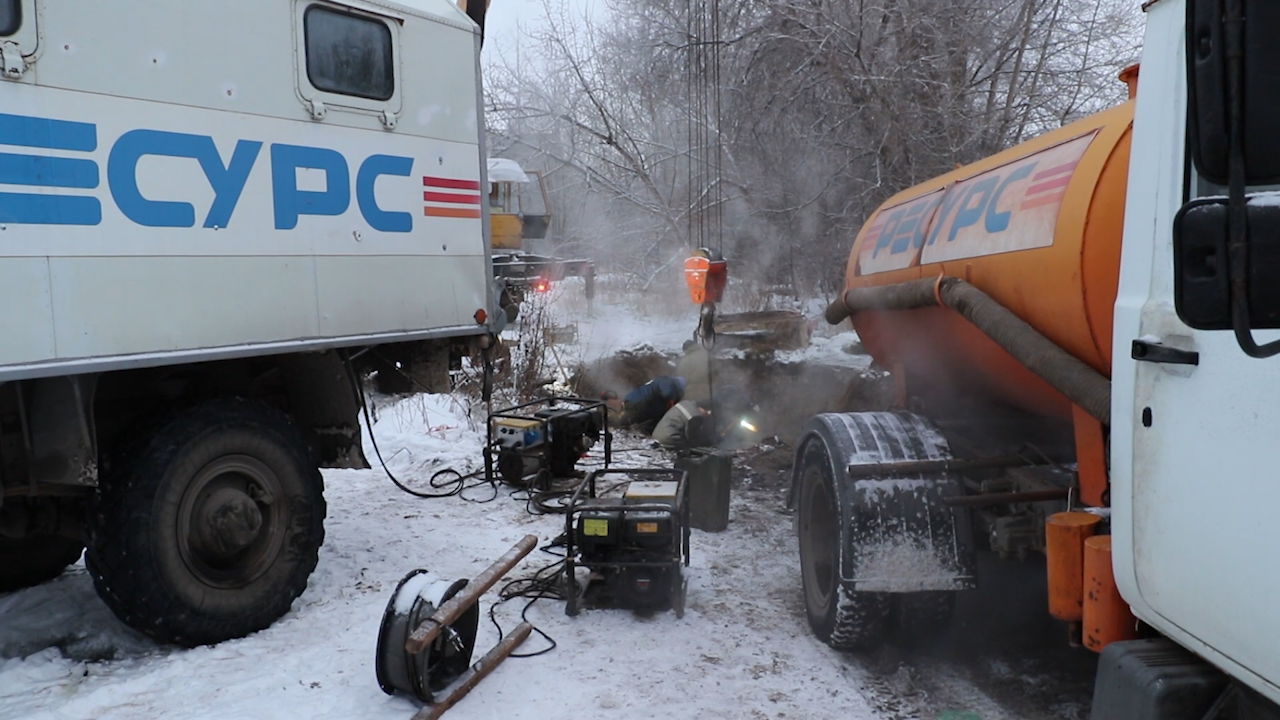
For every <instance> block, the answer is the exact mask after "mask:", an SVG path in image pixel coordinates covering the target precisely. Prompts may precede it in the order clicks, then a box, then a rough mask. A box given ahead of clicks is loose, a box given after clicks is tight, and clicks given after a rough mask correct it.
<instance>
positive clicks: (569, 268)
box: [489, 158, 595, 320]
mask: <svg viewBox="0 0 1280 720" xmlns="http://www.w3.org/2000/svg"><path fill="white" fill-rule="evenodd" d="M549 208H550V203H549V202H548V200H547V186H546V182H545V181H544V179H543V176H542V173H541V172H539V171H537V170H526V169H524V168H522V167H521V166H520V164H519V163H518V162H516V161H515V160H510V159H508V158H489V233H490V238H489V246H490V248H492V252H493V272H494V275H495V276H496V277H497V278H498V279H499V280H501V281H504V283H505V285H504V290H503V293H502V307H503V308H504V309H505V310H506V311H507V317H508V319H509V320H515V318H516V315H517V314H518V312H519V305H520V303H521V302H523V301H524V297H525V293H526V292H528V291H529V290H533V291H534V292H547V291H549V290H550V289H551V286H552V283H554V282H556V281H559V280H562V279H564V278H566V277H582V278H584V279H585V282H586V287H585V292H586V296H587V300H591V299H592V298H593V297H594V295H595V263H593V262H592V261H591V260H590V259H586V258H572V259H565V258H559V257H556V256H555V255H554V252H553V251H551V248H552V247H553V245H552V244H551V243H549V242H544V243H542V245H541V246H540V247H535V246H534V242H536V241H546V239H547V235H548V232H549V230H550V227H551V212H550V210H549ZM539 250H541V251H542V252H539Z"/></svg>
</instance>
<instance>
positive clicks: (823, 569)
mask: <svg viewBox="0 0 1280 720" xmlns="http://www.w3.org/2000/svg"><path fill="white" fill-rule="evenodd" d="M822 480H823V478H822V470H821V469H819V468H817V467H814V466H813V465H810V466H809V467H807V468H805V471H804V477H803V478H802V484H803V488H804V492H803V493H802V495H801V498H800V513H801V515H800V523H801V524H800V543H801V548H800V556H801V558H802V562H801V568H802V569H801V572H802V573H803V575H804V584H805V587H806V588H807V589H809V590H810V591H809V592H807V593H806V596H807V597H806V603H808V602H810V599H814V600H818V601H819V602H818V604H819V607H817V608H815V609H816V610H818V614H819V615H825V614H826V613H827V611H828V610H830V608H831V603H832V602H833V599H834V596H835V566H836V544H835V542H834V540H833V538H834V536H835V522H834V520H835V518H834V513H833V512H832V507H833V504H832V502H831V494H830V493H829V492H828V491H827V486H826V483H824V482H822Z"/></svg>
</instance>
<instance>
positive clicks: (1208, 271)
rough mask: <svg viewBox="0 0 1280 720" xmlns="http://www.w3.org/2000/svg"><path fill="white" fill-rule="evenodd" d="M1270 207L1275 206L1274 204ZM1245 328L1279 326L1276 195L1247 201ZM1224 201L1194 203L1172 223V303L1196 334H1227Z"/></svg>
mask: <svg viewBox="0 0 1280 720" xmlns="http://www.w3.org/2000/svg"><path fill="white" fill-rule="evenodd" d="M1273 203H1274V204H1273ZM1246 218H1247V220H1246V224H1247V226H1248V237H1249V245H1248V273H1247V274H1246V275H1245V277H1244V278H1243V280H1244V281H1245V282H1247V284H1248V291H1249V292H1248V298H1249V324H1250V326H1251V327H1252V328H1253V329H1256V330H1262V329H1274V328H1280V282H1277V281H1276V279H1277V278H1280V194H1277V193H1268V194H1264V195H1258V196H1254V197H1253V198H1250V200H1249V204H1248V207H1247V215H1246ZM1226 247H1227V201H1226V199H1225V198H1205V199H1201V200H1193V201H1192V202H1189V203H1187V204H1186V205H1184V206H1183V208H1182V209H1181V210H1180V211H1178V215H1177V217H1175V218H1174V221H1173V273H1174V276H1173V277H1174V279H1173V282H1174V294H1173V296H1174V304H1175V306H1176V308H1177V311H1178V317H1179V318H1180V319H1181V320H1182V322H1184V323H1186V324H1187V325H1189V326H1191V327H1193V328H1195V329H1196V330H1231V329H1232V322H1231V295H1230V293H1231V288H1230V286H1229V285H1228V281H1227V257H1226Z"/></svg>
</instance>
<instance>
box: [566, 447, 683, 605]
mask: <svg viewBox="0 0 1280 720" xmlns="http://www.w3.org/2000/svg"><path fill="white" fill-rule="evenodd" d="M602 475H639V476H661V477H665V478H670V477H673V476H675V477H678V478H679V479H678V480H677V483H678V484H677V486H676V502H675V505H674V506H673V505H668V504H665V503H631V504H627V503H625V501H624V500H623V499H622V498H619V501H618V502H617V503H610V504H592V505H590V506H588V507H583V501H584V500H587V499H595V498H596V479H597V478H599V477H600V476H602ZM646 479H647V478H646ZM584 492H585V493H586V497H585V498H584V497H583V494H584ZM566 507H567V511H566V512H565V516H564V537H565V558H564V572H565V608H564V612H565V614H566V615H569V616H574V615H577V614H578V610H579V609H580V603H581V601H582V599H583V598H584V597H585V596H586V594H587V592H588V590H589V589H590V588H591V583H590V582H588V583H587V585H586V587H584V588H582V590H581V591H579V589H578V581H577V578H575V577H574V571H575V569H576V568H577V566H578V565H583V567H590V568H591V569H602V568H603V569H614V570H619V569H622V568H624V567H654V566H661V565H667V564H669V565H670V566H671V571H672V572H673V573H674V575H675V578H674V582H672V584H671V599H670V600H671V608H672V609H673V610H674V611H675V613H676V617H677V618H680V617H684V596H685V592H686V589H687V587H686V585H685V578H684V573H683V572H682V570H681V567H682V566H684V567H687V566H688V565H689V536H690V528H689V473H688V472H686V471H684V470H677V469H674V468H615V469H607V470H594V471H592V472H590V473H588V474H587V477H586V478H584V479H583V481H582V482H581V483H579V484H578V487H577V488H576V489H574V491H573V495H572V497H570V499H569V504H568V505H567V506H566ZM583 510H591V511H593V512H594V511H597V510H600V511H606V512H609V511H619V512H645V513H654V512H656V513H666V514H667V515H669V516H670V517H671V522H672V527H673V529H675V528H678V531H677V532H675V533H673V535H674V537H673V538H672V545H671V548H670V555H668V557H667V558H666V559H665V560H659V561H650V562H620V561H609V562H593V563H591V564H590V565H586V564H584V563H582V562H581V561H580V559H579V557H578V545H577V535H576V533H575V531H574V520H575V519H576V517H577V515H578V514H579V513H580V512H582V511H583Z"/></svg>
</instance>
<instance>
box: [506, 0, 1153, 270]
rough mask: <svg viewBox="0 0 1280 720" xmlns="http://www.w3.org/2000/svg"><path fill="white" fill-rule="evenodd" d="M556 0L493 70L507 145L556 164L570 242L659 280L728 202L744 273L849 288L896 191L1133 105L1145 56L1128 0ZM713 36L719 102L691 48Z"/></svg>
mask: <svg viewBox="0 0 1280 720" xmlns="http://www.w3.org/2000/svg"><path fill="white" fill-rule="evenodd" d="M545 2H546V14H547V20H546V22H545V23H544V24H543V25H542V26H541V28H540V29H539V30H537V31H536V32H534V33H532V34H531V36H530V39H531V40H532V47H531V48H522V50H521V53H522V55H521V58H520V62H511V60H510V58H509V57H508V58H507V59H506V62H503V63H500V64H499V65H498V69H497V70H496V71H495V72H493V73H491V74H490V77H489V78H488V81H489V121H490V131H491V133H492V134H493V135H494V136H495V138H496V139H497V142H495V146H498V147H500V149H502V150H504V151H507V152H508V153H514V154H516V155H519V156H520V157H521V158H522V159H524V160H525V161H527V162H534V163H541V164H543V165H544V166H545V167H546V169H547V170H549V171H550V177H551V178H553V179H554V181H555V182H556V184H557V187H556V197H555V198H554V202H556V204H557V206H558V207H561V208H571V210H570V212H571V213H572V217H571V218H570V220H569V221H567V223H566V224H565V226H564V227H563V230H564V234H565V237H566V238H567V239H569V240H570V241H573V242H576V243H579V244H581V245H583V246H589V247H592V248H595V249H596V251H597V258H598V259H599V260H602V261H603V262H605V263H606V264H612V266H613V268H612V269H614V270H616V271H619V272H626V273H630V274H632V275H633V276H635V277H636V278H637V279H638V280H639V281H640V282H641V283H644V284H648V283H650V282H652V281H653V279H654V278H659V277H669V276H672V275H674V273H671V272H668V270H669V269H670V267H671V265H672V263H673V262H674V260H675V259H677V258H678V257H680V256H681V255H682V254H683V253H684V252H686V251H687V249H688V248H689V247H690V246H691V244H692V243H693V242H695V241H696V240H698V238H697V237H696V234H695V233H694V232H693V229H694V228H696V227H698V221H699V219H700V217H701V216H702V215H703V214H706V213H710V212H714V213H716V214H717V216H718V217H723V223H724V224H723V236H724V251H725V253H726V255H728V256H729V257H730V258H731V259H732V260H733V261H734V263H735V267H736V268H738V270H735V273H741V272H743V271H744V270H745V271H746V272H747V273H748V274H751V275H753V276H756V277H758V278H760V279H761V280H763V281H765V282H775V283H777V282H785V283H790V284H792V285H794V286H797V290H798V291H799V292H801V293H804V294H811V293H814V292H818V291H819V290H820V289H821V288H823V287H824V286H825V287H830V286H833V285H834V284H837V283H838V282H839V278H840V277H841V276H842V274H843V267H844V261H845V257H846V256H847V253H848V249H849V246H850V244H851V242H852V240H853V237H854V236H855V235H856V233H857V231H858V228H859V227H860V226H861V223H862V222H863V220H864V219H865V218H866V217H867V215H868V214H869V213H870V212H871V211H872V210H874V208H875V207H876V206H877V205H878V204H879V203H880V202H882V201H883V200H884V199H885V198H886V197H887V196H888V195H890V194H892V193H894V192H897V191H899V190H901V189H904V188H906V187H908V186H910V185H913V184H916V183H919V182H921V181H923V180H926V179H927V178H929V177H933V176H935V175H937V174H939V173H942V172H946V171H948V170H951V169H952V168H954V167H955V166H956V165H957V164H961V163H966V162H972V161H973V160H976V159H978V158H980V157H983V156H985V155H988V154H990V153H993V152H996V151H998V150H1000V149H1003V148H1005V147H1008V146H1010V145H1012V144H1016V143H1017V142H1020V141H1022V140H1025V139H1026V138H1028V137H1030V136H1032V135H1035V134H1037V133H1040V132H1043V131H1045V130H1048V129H1051V128H1054V127H1058V126H1060V125H1062V124H1064V123H1067V122H1070V121H1072V120H1075V119H1077V118H1079V117H1082V116H1083V115H1086V114H1088V113H1091V112H1094V111H1097V110H1099V109H1102V108H1104V107H1107V106H1109V105H1111V104H1114V103H1115V102H1118V101H1120V100H1121V99H1122V98H1123V96H1124V87H1123V85H1122V84H1121V83H1119V82H1118V81H1117V80H1116V79H1115V76H1116V73H1117V72H1118V71H1119V70H1120V69H1121V68H1122V67H1124V66H1125V65H1127V64H1129V63H1130V62H1132V61H1133V60H1134V59H1135V58H1136V56H1137V50H1138V40H1137V38H1138V35H1137V31H1136V25H1137V17H1136V13H1135V12H1134V10H1135V9H1134V8H1133V7H1132V6H1133V3H1132V2H1131V0H718V1H715V2H707V1H706V0H701V1H700V2H690V0H626V1H625V2H622V1H618V2H612V3H611V4H610V11H609V13H608V23H607V24H603V23H602V24H594V23H592V22H590V21H589V20H587V19H585V18H576V17H573V16H572V15H570V14H569V13H567V12H566V11H565V9H564V6H563V5H557V4H555V0H545ZM708 8H712V9H714V10H716V12H717V13H718V14H717V15H716V23H715V28H716V29H717V30H718V34H717V36H716V37H708V36H706V35H705V29H706V28H707V27H708V24H707V23H705V22H697V20H698V18H695V17H691V15H690V13H692V12H706V11H707V9H708ZM712 42H714V43H716V45H715V48H716V55H717V56H718V64H717V72H716V74H715V77H716V78H717V79H718V84H717V85H716V88H715V91H716V95H715V96H716V98H717V100H718V104H717V105H715V106H714V113H713V112H711V110H710V109H709V108H710V107H711V106H709V105H708V104H707V103H706V102H705V98H702V97H700V96H699V92H700V90H699V88H700V87H703V86H705V84H706V75H705V74H706V73H707V72H708V70H707V68H706V67H705V66H702V65H699V64H698V63H696V62H691V61H690V58H691V57H692V56H693V55H692V54H691V53H690V48H691V47H693V48H697V47H706V46H707V44H708V43H712ZM704 57H705V56H704ZM708 142H713V143H714V144H715V148H714V150H715V153H716V155H715V157H716V158H717V160H716V162H717V166H716V172H715V173H714V174H711V175H708V174H707V173H705V172H699V168H700V167H701V166H700V165H699V163H705V162H706V158H707V157H708V153H709V150H708V148H707V147H706V144H707V143H708Z"/></svg>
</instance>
